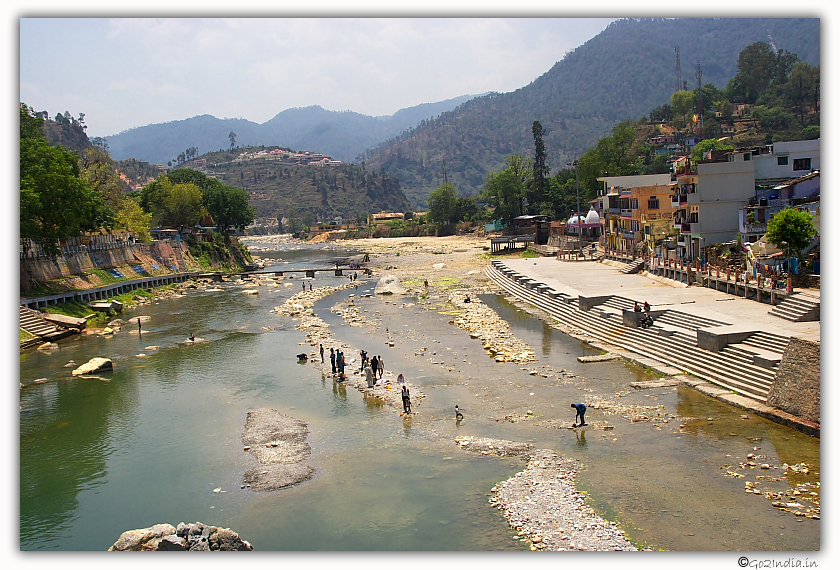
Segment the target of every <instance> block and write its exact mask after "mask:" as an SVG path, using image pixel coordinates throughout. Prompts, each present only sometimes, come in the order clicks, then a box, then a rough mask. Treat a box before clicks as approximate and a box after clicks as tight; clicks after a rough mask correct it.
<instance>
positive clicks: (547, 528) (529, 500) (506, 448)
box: [455, 437, 637, 550]
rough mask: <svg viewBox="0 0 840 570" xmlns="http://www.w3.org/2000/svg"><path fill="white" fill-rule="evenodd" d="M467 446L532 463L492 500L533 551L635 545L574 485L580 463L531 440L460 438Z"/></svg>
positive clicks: (630, 547)
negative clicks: (588, 501) (522, 441)
mask: <svg viewBox="0 0 840 570" xmlns="http://www.w3.org/2000/svg"><path fill="white" fill-rule="evenodd" d="M455 443H456V444H457V445H458V446H459V447H460V448H461V449H463V450H465V451H469V452H472V453H479V454H481V455H499V456H503V457H506V456H520V457H522V458H523V459H525V460H527V461H528V466H527V467H526V468H525V469H524V470H523V471H520V472H519V473H517V474H516V475H514V476H513V477H511V478H510V479H508V480H506V481H502V482H501V483H499V484H498V485H496V486H495V487H493V488H492V489H491V493H492V495H491V497H490V499H489V501H490V504H491V505H493V506H494V507H496V508H498V509H499V510H501V511H502V513H503V514H504V516H505V519H507V521H508V523H509V524H510V526H511V527H512V528H514V529H516V530H517V532H518V536H519V537H520V539H522V540H527V541H528V542H530V546H531V550H637V549H636V547H635V546H633V545H632V544H631V543H630V541H629V540H627V538H626V536H625V535H624V531H623V530H621V529H620V528H619V527H618V525H617V524H616V523H615V522H609V521H607V520H605V519H603V518H601V517H600V516H598V514H597V513H596V512H595V510H594V509H593V508H592V507H590V506H589V505H587V504H586V495H585V493H581V492H579V491H578V490H577V489H576V488H575V486H574V478H575V475H576V474H577V472H578V469H579V468H580V464H579V463H578V462H577V461H575V460H573V459H569V458H567V457H563V456H561V455H559V454H557V453H555V452H553V451H551V450H547V449H533V446H532V445H531V444H529V443H517V442H513V441H506V440H500V439H490V438H480V437H458V438H456V439H455Z"/></svg>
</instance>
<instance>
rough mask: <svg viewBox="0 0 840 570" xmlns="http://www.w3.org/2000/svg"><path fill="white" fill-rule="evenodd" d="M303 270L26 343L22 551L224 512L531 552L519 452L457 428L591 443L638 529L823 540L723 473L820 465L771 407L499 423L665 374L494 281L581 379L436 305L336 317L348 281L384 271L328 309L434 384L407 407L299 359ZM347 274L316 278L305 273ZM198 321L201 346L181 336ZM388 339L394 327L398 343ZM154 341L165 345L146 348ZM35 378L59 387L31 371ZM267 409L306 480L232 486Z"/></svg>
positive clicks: (590, 477) (308, 257) (337, 530)
mask: <svg viewBox="0 0 840 570" xmlns="http://www.w3.org/2000/svg"><path fill="white" fill-rule="evenodd" d="M349 253H353V252H349ZM260 255H261V256H262V257H264V258H266V259H273V260H274V261H272V262H271V263H270V264H269V267H267V269H282V268H285V269H292V268H297V267H311V266H313V265H314V266H319V265H320V266H329V265H330V264H331V263H332V262H333V261H334V259H335V258H336V257H338V256H341V255H345V254H344V253H342V252H340V251H336V250H333V249H320V248H318V247H314V246H302V247H298V248H296V249H294V250H283V251H278V252H276V253H275V254H271V253H268V252H260ZM278 258H282V260H283V261H278V260H277V259H278ZM327 275H329V276H327ZM291 282H292V283H293V284H294V285H293V286H292V287H281V288H277V289H266V288H261V289H260V293H259V295H245V294H243V293H242V287H240V286H238V285H237V284H235V283H224V284H221V288H222V289H223V291H220V292H204V291H197V292H194V293H190V294H188V295H186V296H185V297H183V298H177V299H168V300H161V301H158V302H156V303H155V304H152V305H148V306H143V307H139V308H136V309H131V310H127V311H126V312H125V314H123V315H121V318H124V319H125V318H131V317H136V316H139V315H148V316H150V317H151V319H150V320H149V322H148V323H146V324H144V326H143V331H142V335H140V334H138V333H137V331H135V330H133V328H131V327H129V328H127V329H124V330H123V331H120V332H119V333H118V334H116V335H114V336H113V337H110V338H107V337H100V336H94V335H84V336H76V337H72V338H71V339H68V340H66V341H62V342H61V348H60V350H57V351H53V352H51V353H41V352H37V351H29V352H26V353H24V354H21V359H20V377H21V378H20V381H21V383H22V384H24V385H25V387H24V388H22V389H21V396H20V401H21V403H20V408H21V410H20V548H21V550H62V551H66V550H93V551H98V550H105V549H107V548H108V547H109V546H110V545H111V544H113V543H114V541H116V539H117V538H118V537H119V534H120V533H121V532H123V531H125V530H129V529H135V528H143V527H147V526H151V525H153V524H157V523H163V522H168V523H171V524H175V525H177V524H178V523H179V522H195V521H201V522H204V523H206V524H211V525H216V526H223V527H229V528H232V529H234V530H235V531H237V532H238V533H240V535H241V536H242V537H243V538H245V539H246V540H248V541H250V542H251V543H252V544H253V545H254V547H255V549H257V550H261V551H265V550H287V551H331V550H339V551H341V550H348V551H349V550H421V551H428V550H522V549H527V545H526V544H525V543H523V542H521V541H519V540H517V539H516V538H514V536H515V531H513V530H512V529H510V528H508V526H507V524H506V522H505V520H504V518H503V517H502V516H501V514H500V513H499V511H497V510H496V509H494V508H492V507H490V506H489V505H488V504H487V499H488V497H489V493H490V488H491V487H492V486H493V485H494V484H495V483H497V482H499V481H501V480H504V479H506V478H508V477H510V476H512V475H513V474H514V473H516V472H517V471H519V470H521V469H523V468H524V463H523V462H522V461H521V460H520V459H517V458H498V457H483V456H475V455H471V454H469V453H466V452H463V451H461V450H459V449H458V448H457V447H456V446H455V445H454V444H453V438H454V436H456V435H459V434H463V435H480V436H487V437H501V438H505V439H514V440H517V441H529V442H532V443H534V444H535V445H536V446H538V447H550V448H552V449H555V450H557V451H559V452H560V453H563V454H568V455H570V456H572V457H576V458H579V459H580V460H581V461H582V462H583V464H584V468H583V469H582V470H581V472H580V475H579V477H578V481H579V485H580V487H581V488H583V489H585V490H586V491H587V492H588V493H589V495H590V497H591V500H592V504H593V505H594V506H596V508H598V509H599V510H600V511H601V512H602V513H603V514H604V515H605V516H607V518H610V519H611V520H618V521H619V522H621V523H622V524H623V525H624V528H625V529H626V530H627V531H628V535H629V536H630V537H631V539H633V540H634V541H636V542H637V543H639V544H650V545H653V546H654V547H656V548H664V549H673V550H811V549H818V548H819V544H820V543H819V532H820V523H819V521H818V520H810V519H804V518H801V517H794V516H793V515H792V514H791V513H786V512H780V511H777V510H776V509H774V508H772V507H771V506H770V502H769V501H767V500H766V499H764V497H761V496H745V493H744V481H743V480H739V479H733V478H729V477H725V476H724V473H725V469H723V468H722V466H723V465H724V464H728V463H733V462H735V460H736V458H741V459H743V458H745V457H746V454H747V453H748V452H753V453H761V454H764V455H766V456H767V459H766V460H765V461H768V462H770V463H774V464H776V465H778V464H780V463H781V462H782V461H786V462H787V463H790V464H794V463H802V462H804V463H808V464H810V465H811V475H810V476H803V477H802V478H801V480H807V481H813V480H817V481H818V480H819V477H818V475H816V473H818V472H819V440H815V439H814V438H809V437H807V436H803V435H802V434H799V433H797V432H793V431H791V430H789V429H787V428H783V427H781V426H778V425H776V424H773V423H772V422H768V421H766V420H763V419H761V418H749V419H748V420H745V419H742V418H741V415H742V414H741V412H740V411H739V410H735V409H733V408H730V407H728V406H723V405H721V404H720V403H719V402H717V401H716V400H713V399H711V398H707V397H705V396H702V395H700V394H698V393H697V392H695V391H693V390H691V389H689V388H682V387H680V388H678V389H675V388H667V389H664V388H663V389H656V390H646V391H640V392H636V393H632V394H628V395H625V396H623V398H622V399H623V400H626V401H628V402H637V403H643V404H645V405H650V404H651V403H652V402H655V404H656V405H662V406H664V407H665V409H667V410H672V411H673V413H675V414H677V415H679V416H680V417H685V418H689V419H687V420H685V421H684V424H685V428H684V429H682V430H679V429H676V426H675V425H674V424H671V425H669V426H667V428H666V429H663V430H657V429H654V428H653V427H652V426H651V425H650V424H649V423H632V422H628V421H625V420H622V419H621V418H620V417H609V418H608V419H609V421H610V422H611V423H614V424H615V429H614V430H613V431H611V432H603V431H595V430H588V431H586V432H584V433H583V434H582V435H581V434H580V433H577V434H576V432H574V431H571V430H566V429H562V430H558V429H547V428H545V427H540V426H538V425H536V423H535V422H533V421H531V422H528V421H523V422H519V423H513V424H512V423H510V422H506V421H497V420H498V419H499V418H501V417H502V416H504V415H505V411H506V409H521V408H522V407H523V406H530V407H532V408H534V411H535V415H536V416H538V417H543V416H544V417H550V416H551V414H556V415H557V417H563V418H566V419H568V420H571V419H572V416H573V412H572V414H571V415H570V413H569V411H568V408H569V404H568V402H570V401H581V400H584V399H585V398H587V397H590V396H591V395H592V394H602V395H605V394H606V395H609V394H612V393H614V392H620V391H622V390H624V391H626V390H627V385H628V383H629V382H631V381H635V380H639V379H651V378H653V376H652V375H651V373H649V372H648V371H646V370H643V369H641V368H639V367H636V366H628V365H626V364H624V363H621V362H602V363H591V364H580V363H578V362H577V360H576V358H577V356H580V355H586V354H597V352H596V351H594V350H592V349H590V348H588V347H586V346H585V345H582V344H581V343H580V342H578V341H575V340H573V339H571V338H569V337H567V336H565V335H563V334H561V333H560V332H558V331H556V330H554V329H552V328H551V327H549V326H547V325H544V324H543V323H542V322H541V321H539V320H537V319H534V318H533V317H530V316H529V315H527V314H526V313H524V312H523V311H520V310H518V309H517V308H516V307H513V306H512V305H510V304H508V303H507V302H506V301H504V299H502V298H500V297H495V296H484V297H483V300H484V301H485V302H487V303H488V304H490V305H491V306H493V307H494V308H495V309H496V310H497V312H499V314H500V315H502V316H503V317H504V318H506V319H507V320H508V321H509V322H510V323H511V325H512V328H513V329H514V331H515V333H516V334H517V336H519V337H520V338H522V339H523V340H525V341H526V342H528V343H529V344H530V345H531V346H532V347H534V348H535V350H536V352H537V357H538V362H537V363H536V364H535V366H545V365H549V366H552V367H553V368H556V369H559V368H564V369H567V370H569V371H571V372H573V373H574V374H576V375H578V376H579V378H578V379H576V380H575V381H572V382H557V381H556V379H554V378H542V377H540V376H532V375H530V374H529V373H528V371H527V369H526V370H523V368H527V367H522V366H519V365H516V364H512V363H507V364H497V363H495V362H493V361H492V360H491V359H490V358H488V357H487V356H486V354H485V353H484V350H483V348H482V347H481V346H480V343H479V342H478V341H476V340H473V339H470V338H469V335H468V334H467V333H465V332H464V331H461V330H460V329H458V328H456V327H454V326H452V325H450V324H448V320H449V319H450V318H451V317H449V316H447V315H443V314H440V313H441V312H444V311H437V310H430V309H434V308H436V307H430V306H429V304H428V303H429V302H426V303H425V304H424V303H423V302H419V301H418V300H413V301H415V302H413V303H412V302H409V303H408V305H410V306H405V303H401V302H385V301H384V300H383V299H380V298H376V297H373V298H370V299H361V300H359V302H360V303H362V306H363V307H364V308H366V309H368V310H369V311H370V312H371V313H373V312H374V311H375V312H378V317H379V319H380V320H381V325H380V326H379V327H378V328H359V327H351V326H349V325H347V324H345V323H343V322H342V321H341V320H340V317H338V316H337V315H335V314H333V313H331V312H330V311H329V307H330V306H332V305H333V304H334V303H336V302H337V301H339V300H341V299H344V298H345V297H347V296H348V295H349V294H355V295H357V298H358V295H359V294H360V293H364V292H372V285H373V283H374V282H373V281H370V282H366V281H362V282H361V285H360V287H359V289H358V290H357V291H355V290H349V291H342V292H339V293H337V294H335V295H333V296H331V297H328V298H326V299H323V300H322V301H320V302H319V303H317V304H316V306H315V309H316V312H317V313H318V314H319V316H321V317H322V318H323V319H324V320H325V321H327V322H328V323H329V324H330V325H331V326H332V327H333V335H334V336H335V337H337V338H339V339H341V340H342V341H344V342H348V343H350V344H353V345H354V346H359V347H363V348H366V349H367V350H369V351H370V352H371V353H372V354H373V353H376V354H383V355H384V356H385V362H386V367H387V368H388V369H389V370H394V371H397V370H399V371H401V372H403V373H404V374H405V375H406V377H408V378H410V379H411V380H412V381H413V382H415V383H416V384H418V385H420V386H421V387H422V390H423V391H424V392H425V393H426V395H427V398H426V399H425V400H424V401H423V403H422V405H420V406H418V407H417V411H418V414H417V415H416V417H414V418H411V419H408V420H405V419H402V418H401V417H400V416H399V415H397V414H396V413H395V412H394V411H393V410H392V409H389V408H387V407H386V406H383V405H382V404H381V403H380V402H378V401H377V400H373V399H365V398H363V397H362V395H361V394H360V393H359V392H357V391H356V390H354V389H352V388H345V387H344V386H343V385H341V384H336V383H334V382H333V381H332V379H331V378H324V377H323V376H322V375H321V374H320V373H319V372H318V371H317V370H316V369H315V368H314V367H313V366H311V365H308V364H307V365H299V364H298V363H297V359H296V358H295V356H294V355H296V354H297V353H298V352H302V351H306V352H308V351H309V348H308V347H302V346H300V343H301V342H302V341H303V335H302V334H301V333H300V332H299V331H297V330H295V329H294V325H295V321H294V320H293V319H290V318H287V317H281V316H278V315H275V314H272V313H270V310H271V309H272V308H273V307H275V306H277V305H280V304H282V303H283V301H284V300H285V299H287V298H288V297H290V296H291V295H293V294H294V293H296V292H297V291H298V290H299V286H300V285H299V284H300V282H301V280H300V279H297V278H293V279H291ZM343 282H346V277H334V276H332V275H330V274H328V273H327V272H323V273H318V277H317V279H316V280H315V281H314V284H315V286H316V287H317V286H319V285H325V284H339V283H343ZM190 333H194V334H195V335H196V336H197V337H199V338H204V339H207V341H208V342H205V343H197V344H195V345H188V344H185V343H184V342H183V341H184V340H185V339H186V338H187V337H188V336H189V334H190ZM388 339H396V340H397V342H396V346H395V347H394V348H389V347H387V345H386V344H385V341H386V340H388ZM152 345H158V346H160V348H159V349H158V350H156V351H151V350H146V347H148V346H152ZM327 348H329V347H327ZM421 348H426V349H427V350H426V351H421V350H420V349H421ZM432 352H435V353H436V354H435V355H432V354H431V353H432ZM137 354H149V356H148V357H145V358H143V357H138V356H137ZM94 356H106V357H109V358H111V359H112V360H113V361H114V366H115V370H114V372H113V373H107V374H103V375H102V379H101V380H97V379H80V378H73V377H71V376H70V370H72V368H65V367H64V366H65V364H67V363H68V361H70V360H73V361H75V362H76V363H77V364H80V363H83V362H86V361H87V360H88V359H89V358H92V357H94ZM38 378H47V379H49V380H50V381H49V382H46V383H43V384H33V381H34V380H35V379H38ZM631 391H632V390H631ZM456 403H457V404H459V405H460V406H461V407H462V408H463V409H464V410H465V413H466V415H467V418H466V421H465V422H463V423H461V424H459V425H456V424H455V423H454V421H453V418H452V407H453V406H454V404H456ZM555 406H556V407H555ZM259 407H271V408H276V409H278V410H279V411H281V412H282V413H285V414H288V415H291V416H293V417H295V418H299V419H301V420H303V421H305V422H307V424H308V425H309V430H310V434H309V437H308V442H309V443H310V445H311V446H312V456H311V458H310V460H309V464H311V465H313V466H314V467H315V468H316V470H317V472H316V476H315V477H314V478H313V479H312V480H310V481H307V482H305V483H303V484H301V485H298V486H296V487H294V488H291V489H286V490H282V491H277V492H273V493H256V492H252V491H250V489H241V479H242V475H243V473H245V471H247V470H248V469H250V468H252V467H254V466H255V465H256V462H255V460H254V459H253V457H252V456H251V455H250V454H247V453H245V452H243V449H242V442H241V437H242V433H243V430H244V425H245V416H246V414H247V412H248V410H251V409H255V408H259ZM503 407H504V408H505V409H503ZM588 417H589V419H590V421H592V418H597V417H598V415H597V413H595V412H590V416H588ZM710 418H711V419H710ZM753 448H760V451H754V450H753ZM781 474H782V473H781V472H780V471H779V470H775V471H774V472H773V475H776V476H778V475H781ZM789 484H790V482H784V483H781V486H782V487H786V486H787V485H789ZM817 491H819V489H818V488H817Z"/></svg>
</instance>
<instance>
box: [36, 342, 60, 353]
mask: <svg viewBox="0 0 840 570" xmlns="http://www.w3.org/2000/svg"><path fill="white" fill-rule="evenodd" d="M38 350H43V351H47V350H58V345H57V344H56V343H54V342H45V343H44V344H42V345H41V346H39V347H38Z"/></svg>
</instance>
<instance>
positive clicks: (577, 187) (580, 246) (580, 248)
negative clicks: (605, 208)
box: [567, 159, 583, 258]
mask: <svg viewBox="0 0 840 570" xmlns="http://www.w3.org/2000/svg"><path fill="white" fill-rule="evenodd" d="M567 166H574V167H575V197H576V198H577V210H578V211H577V216H576V217H577V234H578V258H582V257H583V241H582V239H583V238H582V237H581V235H580V232H581V228H580V185H579V184H578V161H577V159H575V161H574V162H572V163H571V164H568V163H567Z"/></svg>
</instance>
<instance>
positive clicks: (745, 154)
mask: <svg viewBox="0 0 840 570" xmlns="http://www.w3.org/2000/svg"><path fill="white" fill-rule="evenodd" d="M748 160H752V154H750V153H748V152H747V153H744V162H746V161H748Z"/></svg>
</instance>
